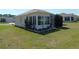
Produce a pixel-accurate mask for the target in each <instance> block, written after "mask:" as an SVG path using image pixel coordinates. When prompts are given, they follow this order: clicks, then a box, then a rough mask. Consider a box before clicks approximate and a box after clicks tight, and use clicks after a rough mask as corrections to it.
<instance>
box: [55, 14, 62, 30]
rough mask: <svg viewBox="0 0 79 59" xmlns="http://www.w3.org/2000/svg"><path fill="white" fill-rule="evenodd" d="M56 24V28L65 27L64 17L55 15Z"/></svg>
mask: <svg viewBox="0 0 79 59" xmlns="http://www.w3.org/2000/svg"><path fill="white" fill-rule="evenodd" d="M54 22H55V24H54V26H55V27H56V28H59V27H62V26H63V18H62V16H60V15H55V21H54Z"/></svg>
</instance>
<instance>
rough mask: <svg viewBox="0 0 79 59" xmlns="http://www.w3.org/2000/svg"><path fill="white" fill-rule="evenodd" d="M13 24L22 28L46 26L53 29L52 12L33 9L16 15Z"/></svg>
mask: <svg viewBox="0 0 79 59" xmlns="http://www.w3.org/2000/svg"><path fill="white" fill-rule="evenodd" d="M15 25H16V26H19V27H24V28H32V29H34V30H40V29H47V28H53V29H54V28H55V26H54V14H52V13H49V12H47V11H43V10H38V9H33V10H31V11H28V12H26V13H23V14H21V15H18V16H16V22H15Z"/></svg>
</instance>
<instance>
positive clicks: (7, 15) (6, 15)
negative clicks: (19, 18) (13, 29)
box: [0, 14, 15, 17]
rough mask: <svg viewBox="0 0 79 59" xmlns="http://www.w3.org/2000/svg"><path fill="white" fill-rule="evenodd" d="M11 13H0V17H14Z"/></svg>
mask: <svg viewBox="0 0 79 59" xmlns="http://www.w3.org/2000/svg"><path fill="white" fill-rule="evenodd" d="M14 16H15V15H12V14H0V17H14Z"/></svg>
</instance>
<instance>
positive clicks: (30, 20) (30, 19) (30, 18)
mask: <svg viewBox="0 0 79 59" xmlns="http://www.w3.org/2000/svg"><path fill="white" fill-rule="evenodd" d="M29 23H30V25H32V16H30V17H29Z"/></svg>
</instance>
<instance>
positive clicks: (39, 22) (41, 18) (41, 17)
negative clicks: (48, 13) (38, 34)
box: [38, 16, 44, 25]
mask: <svg viewBox="0 0 79 59" xmlns="http://www.w3.org/2000/svg"><path fill="white" fill-rule="evenodd" d="M43 20H44V19H43V16H38V25H42V24H43Z"/></svg>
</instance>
